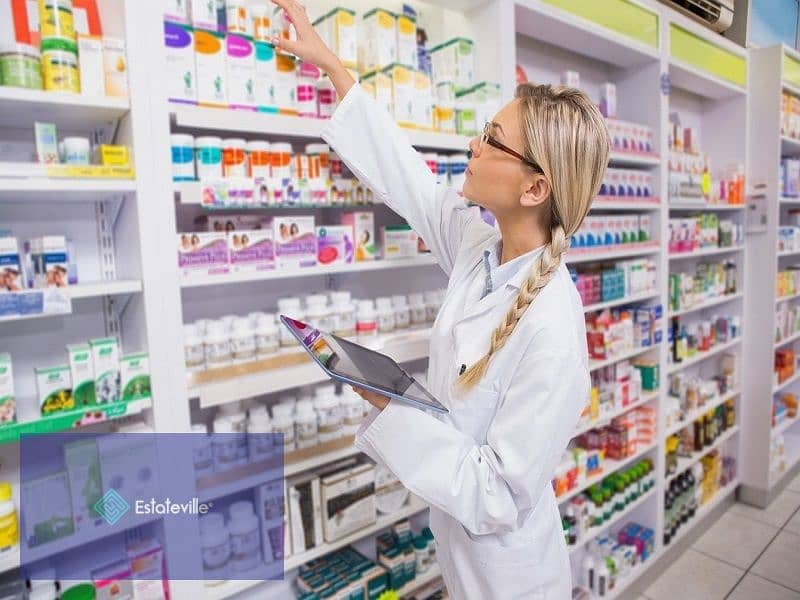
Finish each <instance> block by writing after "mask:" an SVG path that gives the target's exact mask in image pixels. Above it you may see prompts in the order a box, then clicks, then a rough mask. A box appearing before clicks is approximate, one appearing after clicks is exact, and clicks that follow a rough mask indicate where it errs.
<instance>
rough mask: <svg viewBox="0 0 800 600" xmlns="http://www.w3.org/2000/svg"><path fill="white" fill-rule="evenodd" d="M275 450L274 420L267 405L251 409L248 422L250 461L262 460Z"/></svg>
mask: <svg viewBox="0 0 800 600" xmlns="http://www.w3.org/2000/svg"><path fill="white" fill-rule="evenodd" d="M274 450H275V444H274V439H273V436H272V420H271V419H270V418H269V413H268V412H267V407H266V406H263V405H262V406H257V407H255V408H251V409H250V419H249V420H248V423H247V456H248V458H249V460H250V462H261V461H263V460H267V459H268V458H269V457H270V456H272V455H273V453H274Z"/></svg>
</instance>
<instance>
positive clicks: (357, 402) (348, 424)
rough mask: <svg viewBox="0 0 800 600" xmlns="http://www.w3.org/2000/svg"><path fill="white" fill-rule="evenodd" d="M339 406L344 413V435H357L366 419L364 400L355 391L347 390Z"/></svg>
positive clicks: (343, 393)
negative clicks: (359, 427)
mask: <svg viewBox="0 0 800 600" xmlns="http://www.w3.org/2000/svg"><path fill="white" fill-rule="evenodd" d="M339 405H340V406H341V411H342V435H355V433H356V430H358V426H359V425H360V424H361V421H362V420H363V418H364V400H363V399H362V398H361V396H359V395H358V394H356V393H355V392H354V391H353V390H351V389H349V388H345V389H344V390H342V396H341V398H340V399H339Z"/></svg>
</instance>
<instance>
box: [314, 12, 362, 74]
mask: <svg viewBox="0 0 800 600" xmlns="http://www.w3.org/2000/svg"><path fill="white" fill-rule="evenodd" d="M314 28H315V29H316V30H317V32H318V33H319V35H320V37H321V38H322V39H323V40H324V41H325V44H326V45H327V46H328V48H330V49H331V50H333V52H334V53H335V54H336V56H338V57H339V60H340V61H342V64H343V65H344V66H345V67H349V68H356V67H357V66H358V37H357V35H356V34H357V30H356V13H355V12H354V11H352V10H349V9H347V8H342V7H341V6H337V7H336V8H334V9H333V10H331V11H330V12H328V13H327V14H326V15H323V16H322V17H320V18H319V19H317V20H316V21H314Z"/></svg>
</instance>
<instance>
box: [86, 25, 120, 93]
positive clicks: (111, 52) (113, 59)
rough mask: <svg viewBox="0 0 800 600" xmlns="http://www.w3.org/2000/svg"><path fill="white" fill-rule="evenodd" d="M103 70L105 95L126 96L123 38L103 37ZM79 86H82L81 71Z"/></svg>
mask: <svg viewBox="0 0 800 600" xmlns="http://www.w3.org/2000/svg"><path fill="white" fill-rule="evenodd" d="M103 71H104V75H105V89H106V96H116V97H121V98H127V97H128V57H127V56H126V54H125V40H123V39H119V38H110V37H104V38H103ZM81 87H83V72H81Z"/></svg>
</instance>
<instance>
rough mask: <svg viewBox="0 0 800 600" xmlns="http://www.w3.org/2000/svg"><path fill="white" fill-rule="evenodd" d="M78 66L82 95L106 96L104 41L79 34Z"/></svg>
mask: <svg viewBox="0 0 800 600" xmlns="http://www.w3.org/2000/svg"><path fill="white" fill-rule="evenodd" d="M77 39H78V66H79V68H80V74H81V94H83V95H84V96H104V95H105V74H104V70H103V69H104V67H103V40H102V38H99V37H96V36H92V35H82V34H78V36H77Z"/></svg>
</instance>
